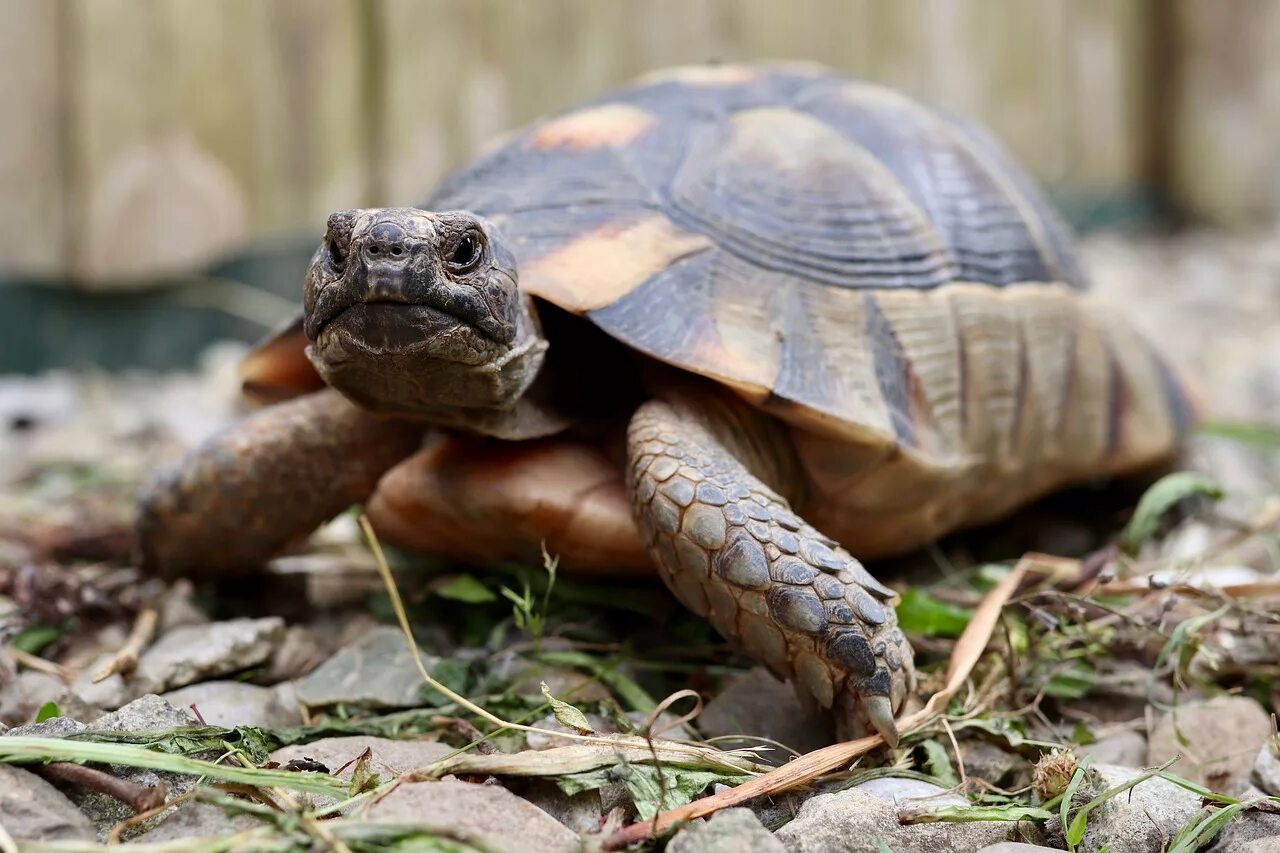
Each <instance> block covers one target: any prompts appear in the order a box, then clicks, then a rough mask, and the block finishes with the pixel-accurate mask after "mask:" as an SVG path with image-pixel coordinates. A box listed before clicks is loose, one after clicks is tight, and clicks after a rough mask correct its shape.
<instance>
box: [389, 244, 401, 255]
mask: <svg viewBox="0 0 1280 853" xmlns="http://www.w3.org/2000/svg"><path fill="white" fill-rule="evenodd" d="M403 253H404V250H403V249H401V248H400V247H399V246H396V247H394V248H393V249H392V250H391V254H393V255H400V254H403Z"/></svg>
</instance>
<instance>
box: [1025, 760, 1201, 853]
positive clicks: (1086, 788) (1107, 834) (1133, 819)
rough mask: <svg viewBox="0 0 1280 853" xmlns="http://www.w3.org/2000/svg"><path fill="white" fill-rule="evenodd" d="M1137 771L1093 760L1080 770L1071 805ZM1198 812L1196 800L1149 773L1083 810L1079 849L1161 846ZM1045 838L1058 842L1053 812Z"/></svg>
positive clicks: (1094, 852) (1138, 851) (1131, 851)
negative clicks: (1118, 793)
mask: <svg viewBox="0 0 1280 853" xmlns="http://www.w3.org/2000/svg"><path fill="white" fill-rule="evenodd" d="M1141 772H1142V771H1141V770H1136V769H1134V768H1131V767H1116V766H1114V765H1111V764H1095V765H1093V766H1091V767H1089V768H1088V769H1087V770H1086V771H1085V776H1084V782H1083V784H1082V785H1081V786H1080V790H1079V791H1078V792H1077V793H1076V796H1075V799H1074V801H1073V805H1075V806H1077V807H1078V806H1081V805H1084V804H1085V803H1087V802H1089V801H1091V800H1093V799H1095V798H1097V797H1098V796H1100V795H1101V794H1102V793H1103V792H1104V791H1106V790H1108V789H1110V788H1114V787H1117V786H1119V785H1123V784H1125V783H1126V782H1129V781H1130V780H1132V779H1133V778H1134V777H1135V776H1137V775H1139V774H1140V773H1141ZM1199 810H1200V798H1199V797H1197V796H1196V795H1195V794H1193V793H1191V792H1190V791H1188V790H1186V789H1185V788H1181V787H1179V786H1178V785H1175V784H1173V783H1172V782H1170V781H1168V780H1166V779H1161V778H1159V777H1154V778H1151V779H1147V780H1146V781H1144V782H1141V783H1140V784H1138V785H1135V786H1133V787H1132V788H1130V789H1129V790H1128V791H1126V792H1125V793H1124V795H1123V796H1118V797H1111V798H1110V799H1108V800H1106V801H1105V802H1103V803H1102V804H1101V805H1099V806H1097V807H1096V808H1095V809H1094V810H1093V811H1092V812H1090V813H1089V821H1088V825H1087V828H1086V829H1085V834H1084V838H1083V840H1082V841H1081V842H1080V844H1079V846H1078V847H1077V848H1076V849H1077V850H1078V851H1080V853H1101V851H1102V850H1103V849H1104V848H1105V849H1107V850H1108V851H1110V853H1146V851H1149V850H1161V849H1163V848H1164V845H1165V844H1166V843H1167V842H1168V840H1169V839H1170V838H1172V837H1173V836H1174V835H1176V834H1177V833H1178V830H1180V829H1181V828H1182V827H1183V826H1185V825H1186V823H1187V821H1189V820H1191V818H1192V817H1193V816H1194V815H1195V814H1196V812H1198V811H1199ZM1046 828H1047V830H1048V831H1049V833H1050V835H1051V837H1052V838H1053V839H1055V840H1058V841H1060V840H1062V826H1061V823H1060V821H1059V819H1058V817H1057V816H1056V815H1055V816H1054V817H1053V818H1052V819H1051V820H1050V821H1049V822H1048V825H1047V827H1046Z"/></svg>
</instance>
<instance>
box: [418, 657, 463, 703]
mask: <svg viewBox="0 0 1280 853" xmlns="http://www.w3.org/2000/svg"><path fill="white" fill-rule="evenodd" d="M431 677H432V678H434V679H435V680H436V681H438V682H440V683H441V684H443V685H444V686H445V687H448V688H449V689H450V690H452V691H453V692H454V693H460V694H462V695H464V696H465V695H466V694H467V692H468V690H469V688H470V687H471V667H470V666H469V665H468V664H467V662H466V661H461V660H457V659H455V658H441V659H440V660H438V661H436V662H435V663H434V664H432V666H431ZM418 695H419V696H421V697H422V701H423V702H424V703H426V704H428V705H431V706H433V707H436V708H439V707H441V706H443V705H450V704H452V703H453V700H452V699H450V698H448V697H447V696H445V695H444V694H443V693H441V692H440V691H438V690H436V689H435V688H434V687H432V686H431V685H429V684H423V685H422V690H421V691H420V692H419V694H418Z"/></svg>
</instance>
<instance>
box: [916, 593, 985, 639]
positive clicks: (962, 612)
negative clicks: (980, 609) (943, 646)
mask: <svg viewBox="0 0 1280 853" xmlns="http://www.w3.org/2000/svg"><path fill="white" fill-rule="evenodd" d="M972 617H973V611H972V610H970V609H968V608H965V607H957V606H956V605H954V604H950V603H948V602H946V601H943V600H942V599H939V598H935V597H934V596H932V595H930V594H929V593H927V592H925V591H924V590H922V589H920V588H919V587H915V586H912V587H908V588H907V591H906V592H904V593H903V594H902V601H900V602H899V603H898V627H900V628H902V630H904V631H911V632H913V633H916V634H924V635H925V636H929V637H959V636H960V634H961V633H962V632H963V631H964V629H965V627H966V626H968V624H969V619H970V618H972Z"/></svg>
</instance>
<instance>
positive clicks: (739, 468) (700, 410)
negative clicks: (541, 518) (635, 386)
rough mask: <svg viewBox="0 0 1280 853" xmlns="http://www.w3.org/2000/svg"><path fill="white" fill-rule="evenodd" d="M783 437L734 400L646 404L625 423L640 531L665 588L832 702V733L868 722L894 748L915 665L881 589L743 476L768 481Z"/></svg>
mask: <svg viewBox="0 0 1280 853" xmlns="http://www.w3.org/2000/svg"><path fill="white" fill-rule="evenodd" d="M785 442H786V439H785V437H784V436H782V435H781V434H780V432H779V431H777V430H776V427H773V426H772V424H771V423H770V422H769V421H767V419H766V418H765V417H764V416H763V415H760V414H759V413H757V412H755V411H754V410H748V409H747V407H746V406H744V405H741V404H739V405H737V406H736V407H735V406H723V405H719V404H714V403H712V402H711V401H710V400H709V399H701V398H700V399H696V400H694V399H683V400H682V399H676V400H672V401H669V402H668V401H663V400H655V401H651V402H648V403H646V404H644V405H643V406H641V407H640V409H639V410H638V411H637V412H636V414H635V415H634V417H633V418H632V420H631V425H630V428H629V429H628V434H627V450H628V457H629V464H628V471H627V473H628V478H629V484H630V486H631V491H632V499H633V504H634V510H635V512H636V515H637V518H638V520H639V523H640V527H641V532H642V535H643V536H644V537H645V541H646V543H647V544H648V546H649V549H650V551H651V553H652V554H653V556H654V558H655V560H656V562H657V563H658V565H659V567H660V570H661V574H662V576H663V580H665V581H666V583H667V585H668V586H670V587H671V590H672V591H673V592H674V593H675V594H676V597H677V598H679V599H680V601H681V602H682V603H683V604H684V605H685V606H686V607H688V608H689V609H691V610H693V611H694V612H695V613H698V614H699V615H703V616H706V617H707V618H708V619H710V621H711V623H712V624H713V625H714V626H715V628H716V629H717V630H718V631H719V632H720V633H721V634H723V635H724V636H725V637H726V638H727V639H729V640H730V641H731V642H733V643H735V644H737V645H738V646H740V647H741V648H743V649H744V650H745V651H746V652H747V653H748V654H750V655H751V656H752V657H755V658H756V659H757V660H760V661H761V662H763V663H764V664H765V665H767V666H768V667H769V669H770V670H771V671H773V673H774V674H775V675H778V676H780V677H785V678H788V679H791V680H793V681H794V682H795V683H796V685H797V687H798V688H799V689H801V690H803V691H805V692H807V693H809V694H810V695H812V696H813V697H814V698H815V699H816V700H817V701H818V703H819V704H820V705H822V706H823V707H826V708H832V709H833V710H834V711H835V716H836V725H837V730H838V731H839V733H840V735H841V736H842V737H856V736H860V735H862V734H865V733H867V732H868V731H869V730H870V729H872V728H873V729H875V730H876V731H879V732H880V733H881V734H883V735H884V736H885V739H886V740H887V741H889V742H890V743H891V744H895V745H896V744H897V740H898V733H897V728H896V726H895V724H894V714H895V712H896V711H897V710H898V709H899V708H900V707H901V705H902V703H903V700H904V699H905V698H906V694H907V691H908V689H909V687H910V683H911V680H912V678H913V675H912V656H911V647H910V646H909V645H908V644H907V641H906V638H905V637H904V636H903V634H902V631H901V630H899V629H898V626H897V617H896V614H895V613H894V611H893V607H892V606H891V602H890V601H889V599H891V598H892V596H893V593H892V592H891V591H890V590H889V589H887V588H886V587H884V586H882V585H881V584H880V583H879V582H877V581H876V580H875V579H874V578H873V577H871V575H870V574H868V573H867V571H866V569H864V568H863V567H862V565H861V564H860V563H859V562H858V561H857V560H855V559H853V557H851V556H850V555H849V553H848V552H847V551H845V550H844V549H843V548H841V547H840V546H839V545H837V544H836V543H835V542H834V541H832V540H831V539H829V538H827V537H826V536H823V535H822V534H821V533H819V532H818V531H817V530H815V529H814V528H812V527H811V526H809V525H808V524H806V523H805V522H804V521H803V520H802V519H800V518H798V517H796V516H795V515H794V514H793V513H792V512H791V510H790V508H789V506H788V504H787V501H786V500H785V499H784V498H783V497H781V496H780V495H779V494H778V493H777V492H775V491H774V490H773V489H771V488H770V487H769V486H767V485H765V483H764V482H762V481H761V479H760V478H758V477H757V476H756V475H755V474H753V473H752V470H751V467H754V469H755V470H757V471H762V472H769V471H772V472H774V474H775V479H777V477H778V475H779V472H782V471H785V468H780V467H779V466H778V464H777V459H778V457H780V456H787V455H789V453H790V448H789V447H787V446H786V444H785ZM782 476H784V477H785V474H783V475H782ZM796 476H797V475H795V474H792V475H791V477H792V478H793V479H794V478H795V477H796ZM781 485H785V484H781Z"/></svg>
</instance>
